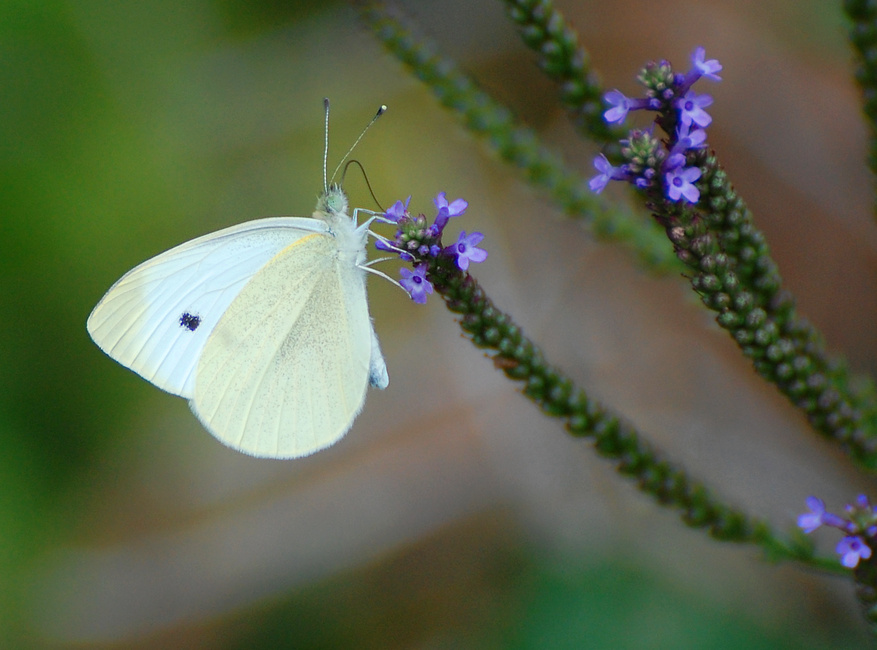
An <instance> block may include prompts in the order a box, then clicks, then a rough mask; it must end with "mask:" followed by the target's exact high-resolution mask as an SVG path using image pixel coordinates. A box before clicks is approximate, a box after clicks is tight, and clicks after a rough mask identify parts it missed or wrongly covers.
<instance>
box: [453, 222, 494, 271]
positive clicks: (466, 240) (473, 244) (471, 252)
mask: <svg viewBox="0 0 877 650" xmlns="http://www.w3.org/2000/svg"><path fill="white" fill-rule="evenodd" d="M482 239H484V235H482V234H481V233H480V232H473V233H472V234H471V235H467V234H466V231H465V230H464V231H463V232H461V233H460V236H459V238H458V239H457V243H456V244H452V245H451V246H448V247H447V248H446V249H445V251H446V252H448V253H451V254H452V255H456V256H457V266H458V267H459V268H460V269H461V270H463V271H465V270H467V269H468V268H469V262H475V263H478V262H483V261H484V260H486V259H487V251H486V250H484V249H482V248H477V246H478V244H480V243H481V240H482Z"/></svg>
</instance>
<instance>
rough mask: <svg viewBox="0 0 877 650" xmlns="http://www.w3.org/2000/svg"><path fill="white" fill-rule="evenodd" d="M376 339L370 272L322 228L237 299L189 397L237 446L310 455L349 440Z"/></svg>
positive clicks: (276, 454) (266, 453) (267, 453)
mask: <svg viewBox="0 0 877 650" xmlns="http://www.w3.org/2000/svg"><path fill="white" fill-rule="evenodd" d="M373 341H374V343H373ZM373 346H375V347H376V338H375V337H374V335H373V329H372V324H371V319H370V318H369V315H368V303H367V301H366V293H365V278H364V272H363V271H362V269H361V268H358V267H357V266H356V265H355V264H354V263H352V262H350V261H345V260H343V259H340V258H339V255H338V247H337V242H336V241H335V238H334V237H332V236H330V235H325V234H318V233H314V234H311V235H308V236H306V237H303V238H301V239H299V240H297V241H296V242H295V243H293V244H291V245H290V246H288V247H286V248H285V249H284V250H282V251H281V252H279V253H278V254H277V255H276V256H275V257H274V258H273V259H271V260H270V261H269V262H268V263H267V264H266V265H265V266H264V267H263V268H262V269H261V270H260V271H259V272H258V273H257V274H256V275H255V276H254V277H253V279H252V280H251V281H250V282H249V283H248V284H247V285H246V286H245V287H244V288H243V290H242V291H241V292H240V293H239V294H238V295H237V297H236V298H235V300H234V301H233V302H232V303H231V305H229V307H228V309H227V310H226V312H225V314H224V315H223V316H222V318H221V319H220V321H219V323H218V324H217V325H216V327H215V329H214V330H213V332H212V333H211V335H210V337H209V339H208V340H207V343H206V345H205V346H204V349H203V352H202V354H201V359H200V362H199V363H198V366H197V370H196V381H195V395H194V399H193V400H192V401H191V402H190V405H191V407H192V410H193V411H194V412H195V414H196V415H197V416H198V418H199V419H200V420H201V422H202V424H204V426H205V427H206V428H207V429H208V430H209V431H210V432H211V433H212V434H213V435H214V436H216V437H217V438H218V439H219V440H220V441H222V442H223V443H225V444H227V445H229V446H230V447H233V448H235V449H238V450H240V451H243V452H245V453H248V454H252V455H254V456H261V457H270V458H294V457H298V456H305V455H307V454H310V453H313V452H315V451H317V450H319V449H322V448H324V447H328V446H329V445H331V444H332V443H334V442H335V441H337V440H338V439H339V438H341V437H342V436H343V435H344V434H345V433H346V432H347V430H348V429H349V428H350V426H351V424H352V423H353V420H354V418H355V417H356V416H357V414H358V413H359V411H360V410H361V409H362V404H363V402H364V400H365V392H366V389H367V386H368V384H369V380H370V370H371V368H372V365H373V363H374V362H373V360H372V349H373ZM376 349H377V355H378V357H380V350H379V348H376ZM380 362H381V365H383V357H380ZM383 373H384V375H386V367H384V370H383Z"/></svg>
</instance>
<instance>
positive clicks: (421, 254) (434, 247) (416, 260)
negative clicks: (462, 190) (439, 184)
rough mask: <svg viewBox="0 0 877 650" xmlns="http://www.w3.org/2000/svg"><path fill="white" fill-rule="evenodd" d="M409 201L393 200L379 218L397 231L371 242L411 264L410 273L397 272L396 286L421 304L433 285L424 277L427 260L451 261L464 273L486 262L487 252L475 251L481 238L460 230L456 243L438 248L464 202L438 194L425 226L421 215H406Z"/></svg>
mask: <svg viewBox="0 0 877 650" xmlns="http://www.w3.org/2000/svg"><path fill="white" fill-rule="evenodd" d="M410 202H411V197H410V196H409V197H408V198H407V199H406V200H405V201H404V202H403V201H396V202H395V203H394V204H393V205H392V206H390V208H389V209H388V210H387V211H386V212H384V213H383V214H382V215H381V217H382V218H383V220H384V221H387V222H390V223H394V224H396V226H398V230H397V231H396V235H395V237H394V239H392V240H381V239H379V240H378V241H377V242H375V247H376V248H378V249H379V250H383V251H390V252H393V253H398V255H399V257H400V259H402V260H404V261H406V262H412V263H413V265H414V268H413V270H412V269H408V268H402V269H401V270H400V274H401V276H402V280H401V281H400V282H399V284H401V285H402V288H403V289H405V291H407V292H408V295H410V296H411V299H412V300H413V301H414V302H416V303H420V304H423V303H425V302H426V298H427V296H428V295H429V294H431V293H432V292H433V285H432V283H431V282H430V281H429V280H428V279H427V277H426V275H427V271H428V270H429V261H430V259H436V258H438V257H448V258H453V259H454V262H455V264H456V265H457V268H459V269H460V270H462V271H466V270H468V268H469V264H471V263H473V262H475V263H478V262H483V261H484V260H486V259H487V251H486V250H484V249H481V248H478V244H480V243H481V241H482V240H483V239H484V235H483V234H481V233H480V232H473V233H470V234H468V235H467V234H466V231H465V230H464V231H462V232H461V233H460V235H459V236H458V237H457V241H456V242H454V243H453V244H451V245H450V246H443V245H442V232H443V231H444V229H445V226H446V225H447V224H448V221H450V219H451V218H452V217H459V216H460V215H462V214H463V213H464V212H465V211H466V208H468V207H469V203H468V202H466V201H464V200H463V199H456V200H454V201H450V202H449V201H448V199H447V198H446V196H445V193H444V192H439V193H438V196H436V197H435V199H434V200H433V203H435V207H436V208H437V210H438V213H437V214H436V216H435V219H434V220H433V222H432V224H430V225H427V223H426V217H425V216H424V215H422V214H421V215H418V216H416V217H412V216H411V214H410V213H409V212H408V204H409V203H410Z"/></svg>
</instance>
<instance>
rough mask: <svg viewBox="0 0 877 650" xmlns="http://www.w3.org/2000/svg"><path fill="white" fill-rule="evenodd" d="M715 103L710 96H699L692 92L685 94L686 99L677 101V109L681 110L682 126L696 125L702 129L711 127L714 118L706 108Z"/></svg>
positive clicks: (680, 119)
mask: <svg viewBox="0 0 877 650" xmlns="http://www.w3.org/2000/svg"><path fill="white" fill-rule="evenodd" d="M712 103H713V98H712V97H710V96H709V95H698V94H697V93H695V92H694V91H692V90H689V91H688V92H687V93H685V96H684V97H681V98H679V99H677V100H676V108H677V109H679V121H680V122H681V123H682V124H686V125H690V124H696V125H697V126H699V127H701V128H705V127H707V126H709V124H710V122H712V121H713V118H712V117H710V115H709V113H707V112H706V111H705V110H703V109H704V108H706V107H707V106H709V105H711V104H712Z"/></svg>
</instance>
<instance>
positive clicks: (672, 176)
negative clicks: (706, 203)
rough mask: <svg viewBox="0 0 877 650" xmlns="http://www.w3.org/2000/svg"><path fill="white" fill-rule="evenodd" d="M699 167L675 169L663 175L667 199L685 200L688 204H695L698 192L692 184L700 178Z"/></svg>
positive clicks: (698, 198) (698, 197)
mask: <svg viewBox="0 0 877 650" xmlns="http://www.w3.org/2000/svg"><path fill="white" fill-rule="evenodd" d="M700 175H701V171H700V167H677V168H676V169H671V170H670V171H668V172H667V173H666V174H664V179H665V182H666V183H667V198H669V199H670V200H671V201H678V200H679V199H680V198H683V197H684V198H685V200H686V201H688V202H689V203H697V202H698V200H700V190H698V189H697V187H695V185H694V182H695V181H696V180H697V179H698V178H700Z"/></svg>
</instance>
